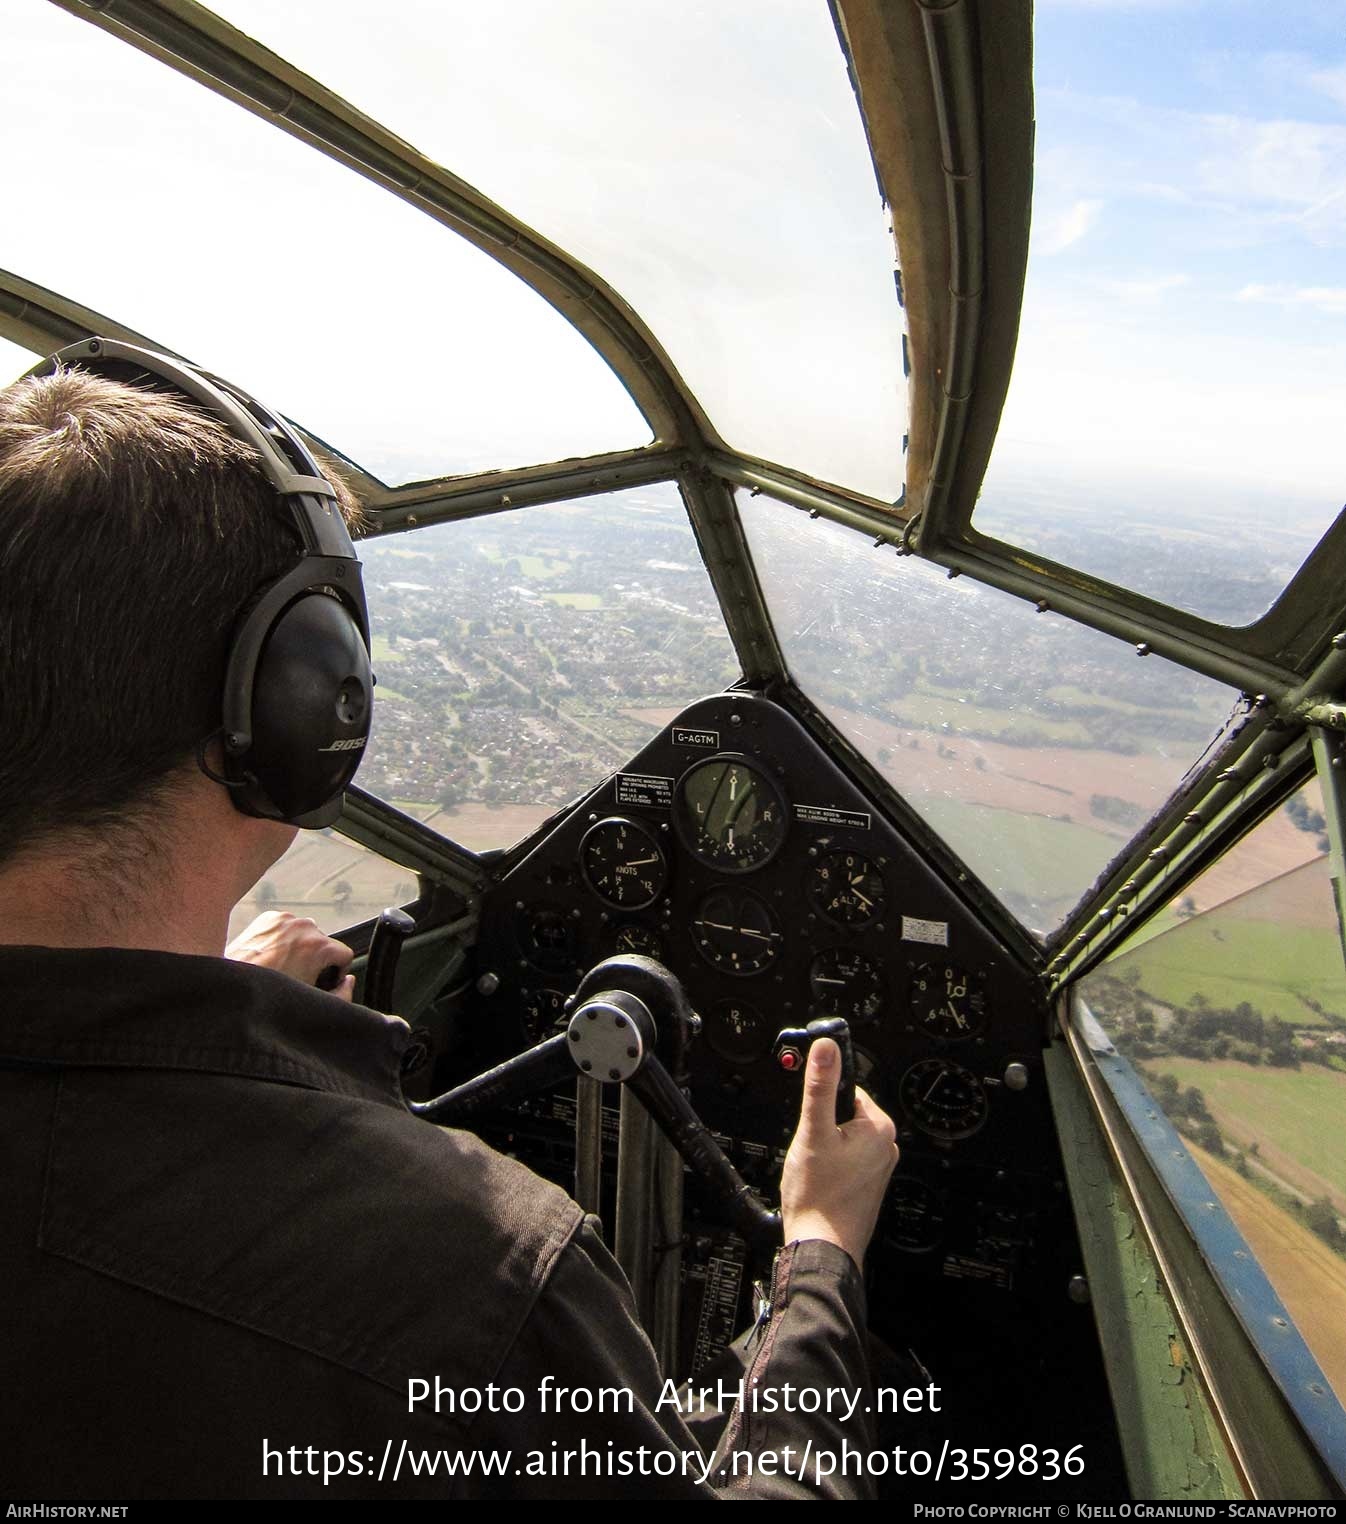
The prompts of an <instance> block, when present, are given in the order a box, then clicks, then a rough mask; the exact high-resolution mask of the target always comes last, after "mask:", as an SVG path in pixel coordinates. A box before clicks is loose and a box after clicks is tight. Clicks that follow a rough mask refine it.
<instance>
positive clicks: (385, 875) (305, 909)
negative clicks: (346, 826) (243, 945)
mask: <svg viewBox="0 0 1346 1524" xmlns="http://www.w3.org/2000/svg"><path fill="white" fill-rule="evenodd" d="M416 892H417V889H416V875H415V873H414V872H413V871H412V870H411V869H410V868H404V867H403V866H402V865H401V864H400V863H393V862H389V861H388V859H387V858H386V857H380V856H379V855H378V854H377V853H376V852H370V851H368V850H367V849H366V848H364V847H362V846H359V845H358V844H357V843H355V842H353V841H351V840H350V839H349V838H348V837H345V836H341V835H339V834H338V833H337V832H336V831H332V830H327V831H300V833H299V835H298V836H296V837H295V839H294V843H293V845H292V846H291V847H290V849H289V851H288V852H286V854H285V856H284V857H282V858H281V859H280V861H279V862H277V863H273V864H272V866H271V867H270V868H268V869H267V871H266V872H265V873H264V874H263V875H262V877H261V878H260V879H259V880H258V881H257V882H256V883H255V884H254V885H253V886H252V889H251V890H250V891H249V892H248V893H247V894H246V895H245V896H244V897H243V898H242V899H241V900H240V901H239V902H238V904H237V905H235V906H234V911H233V914H232V915H231V916H230V917H229V938H230V940H231V941H232V940H233V939H234V938H235V937H236V936H238V934H239V933H240V932H241V931H243V930H245V928H246V927H247V926H248V925H249V924H250V923H251V922H252V921H254V920H255V919H256V918H257V917H258V916H259V915H262V914H264V913H265V912H266V911H268V910H289V911H291V912H293V914H295V915H300V916H307V917H308V918H309V919H310V920H313V921H316V922H317V923H318V925H319V926H320V927H321V928H322V929H323V930H324V931H329V932H330V931H341V930H343V929H344V928H345V927H347V926H357V925H358V924H359V923H360V922H361V921H367V920H369V919H370V918H371V917H373V916H376V915H377V914H378V913H379V911H380V910H382V909H384V908H385V906H388V905H405V904H408V903H409V902H410V901H412V900H414V899H415V898H416Z"/></svg>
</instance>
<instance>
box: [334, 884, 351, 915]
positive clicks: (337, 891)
mask: <svg viewBox="0 0 1346 1524" xmlns="http://www.w3.org/2000/svg"><path fill="white" fill-rule="evenodd" d="M354 893H355V891H354V890H353V889H352V888H351V886H350V885H349V884H348V883H347V882H346V880H345V879H344V878H339V879H338V880H337V881H336V883H335V884H333V885H332V903H333V904H334V905H335V906H336V908H337V909H338V910H344V909H345V908H346V906H347V905H349V904H350V902H351V896H352V895H353V894H354Z"/></svg>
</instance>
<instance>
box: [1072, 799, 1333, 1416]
mask: <svg viewBox="0 0 1346 1524" xmlns="http://www.w3.org/2000/svg"><path fill="white" fill-rule="evenodd" d="M1322 832H1323V817H1322V813H1321V809H1320V801H1319V798H1318V796H1317V793H1316V789H1315V788H1312V787H1311V788H1308V789H1305V790H1304V791H1302V792H1301V793H1300V794H1298V795H1297V796H1296V797H1295V798H1294V799H1292V800H1291V801H1290V803H1289V805H1288V806H1287V807H1286V808H1285V809H1283V810H1280V811H1278V812H1277V813H1276V814H1275V815H1273V816H1272V817H1271V818H1270V819H1269V820H1267V821H1266V822H1265V823H1264V824H1262V825H1261V826H1259V827H1258V828H1257V829H1256V830H1255V831H1254V832H1253V833H1252V834H1251V835H1250V836H1249V837H1247V838H1246V839H1245V840H1244V841H1243V842H1242V843H1240V845H1239V846H1237V847H1236V848H1235V849H1234V850H1233V851H1232V852H1230V853H1229V854H1228V856H1227V857H1226V858H1225V859H1224V860H1223V861H1221V862H1219V863H1217V864H1216V865H1215V866H1214V867H1213V868H1212V869H1211V870H1210V871H1209V872H1208V873H1207V874H1205V875H1204V876H1203V877H1202V878H1201V879H1199V880H1198V881H1197V882H1196V883H1195V884H1194V885H1193V887H1192V889H1191V890H1190V892H1188V893H1186V894H1184V895H1182V896H1181V897H1180V898H1179V899H1178V900H1177V902H1176V904H1174V905H1173V906H1171V907H1170V909H1169V912H1168V915H1167V917H1166V919H1165V921H1164V923H1162V924H1161V925H1160V926H1159V927H1158V928H1157V929H1151V928H1146V930H1145V933H1144V934H1143V935H1142V936H1141V937H1139V938H1137V940H1136V941H1135V942H1134V943H1132V944H1130V945H1128V946H1126V947H1124V948H1123V949H1122V951H1121V952H1120V953H1118V954H1117V955H1116V956H1114V957H1113V958H1111V959H1110V960H1109V961H1108V962H1107V963H1105V964H1104V965H1103V966H1102V967H1101V968H1100V969H1098V970H1097V971H1096V972H1095V973H1093V974H1091V975H1090V976H1089V977H1088V978H1087V979H1085V980H1084V982H1083V985H1082V993H1083V995H1084V997H1085V1000H1086V1001H1087V1003H1088V1005H1089V1007H1090V1009H1091V1010H1092V1012H1093V1014H1094V1016H1095V1017H1096V1018H1097V1019H1098V1021H1099V1022H1100V1024H1101V1025H1102V1026H1103V1028H1104V1030H1105V1031H1106V1032H1107V1034H1108V1036H1109V1037H1110V1038H1111V1039H1112V1041H1113V1043H1114V1044H1115V1045H1116V1047H1117V1049H1118V1051H1119V1052H1120V1053H1122V1054H1123V1055H1124V1056H1125V1057H1127V1058H1129V1059H1130V1060H1131V1062H1132V1063H1133V1064H1134V1065H1135V1066H1136V1068H1137V1069H1138V1070H1139V1071H1140V1073H1141V1074H1142V1075H1143V1077H1144V1079H1145V1081H1146V1083H1147V1084H1148V1085H1149V1087H1150V1091H1151V1094H1152V1095H1153V1096H1154V1097H1155V1099H1156V1100H1157V1101H1158V1102H1159V1103H1160V1104H1161V1105H1162V1107H1163V1109H1164V1111H1165V1113H1166V1114H1167V1116H1168V1118H1169V1120H1170V1121H1171V1122H1172V1123H1173V1125H1174V1126H1175V1127H1176V1128H1177V1130H1178V1131H1179V1132H1180V1133H1181V1134H1182V1135H1183V1137H1184V1139H1185V1140H1186V1142H1187V1146H1188V1148H1189V1149H1190V1151H1191V1154H1192V1157H1193V1158H1194V1159H1195V1160H1196V1162H1197V1163H1198V1164H1199V1165H1200V1166H1201V1168H1202V1170H1203V1171H1204V1172H1205V1175H1206V1178H1207V1180H1209V1182H1210V1184H1211V1187H1212V1189H1213V1190H1214V1191H1215V1193H1216V1195H1217V1196H1218V1197H1219V1199H1220V1200H1221V1202H1223V1204H1224V1206H1225V1208H1226V1209H1227V1210H1228V1212H1229V1215H1230V1216H1231V1217H1232V1218H1233V1220H1234V1222H1235V1223H1236V1224H1237V1226H1238V1227H1239V1229H1240V1231H1241V1232H1242V1233H1243V1235H1244V1237H1245V1238H1246V1239H1247V1240H1248V1243H1249V1245H1250V1246H1251V1247H1252V1249H1253V1250H1254V1252H1255V1253H1256V1254H1257V1257H1258V1259H1259V1260H1260V1261H1261V1263H1262V1268H1263V1269H1264V1270H1265V1271H1266V1273H1267V1275H1268V1277H1269V1278H1270V1280H1271V1281H1272V1283H1273V1285H1274V1286H1275V1288H1276V1291H1277V1293H1278V1294H1279V1295H1280V1297H1281V1298H1282V1300H1283V1301H1284V1302H1285V1305H1286V1306H1287V1307H1288V1308H1289V1310H1290V1312H1291V1314H1292V1315H1293V1317H1294V1319H1295V1321H1296V1322H1297V1323H1298V1325H1299V1329H1300V1332H1301V1333H1302V1334H1303V1335H1304V1338H1305V1340H1306V1341H1307V1343H1308V1345H1309V1347H1310V1349H1312V1351H1313V1353H1314V1355H1315V1356H1316V1357H1317V1359H1318V1361H1319V1363H1320V1364H1321V1365H1322V1367H1323V1370H1324V1371H1325V1373H1326V1374H1327V1376H1328V1379H1329V1380H1330V1381H1331V1382H1332V1385H1333V1387H1334V1388H1335V1389H1336V1392H1337V1395H1338V1397H1339V1398H1343V1399H1346V1132H1344V1131H1343V1129H1342V1125H1341V1123H1342V1117H1343V1116H1344V1115H1346V975H1344V974H1343V965H1342V953H1341V942H1340V937H1339V934H1338V929H1337V917H1336V909H1335V905H1334V901H1333V895H1332V880H1331V867H1330V859H1329V858H1328V857H1327V855H1326V842H1325V839H1324V837H1323V835H1322Z"/></svg>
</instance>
